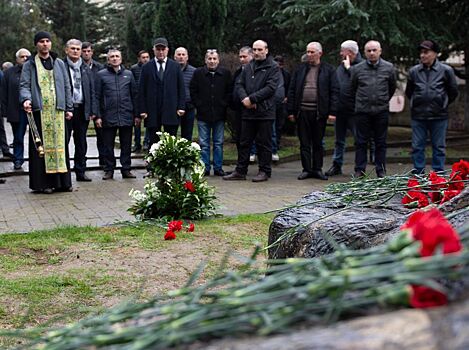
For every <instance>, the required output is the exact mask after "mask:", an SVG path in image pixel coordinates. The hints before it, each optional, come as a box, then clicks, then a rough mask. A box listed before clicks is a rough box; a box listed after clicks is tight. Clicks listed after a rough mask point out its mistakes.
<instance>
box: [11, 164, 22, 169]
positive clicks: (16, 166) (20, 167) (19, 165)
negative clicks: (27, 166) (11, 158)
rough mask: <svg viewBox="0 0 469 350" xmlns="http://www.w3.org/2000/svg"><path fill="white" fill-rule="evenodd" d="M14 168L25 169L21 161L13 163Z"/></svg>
mask: <svg viewBox="0 0 469 350" xmlns="http://www.w3.org/2000/svg"><path fill="white" fill-rule="evenodd" d="M13 169H15V170H16V171H23V165H22V164H21V163H15V165H13Z"/></svg>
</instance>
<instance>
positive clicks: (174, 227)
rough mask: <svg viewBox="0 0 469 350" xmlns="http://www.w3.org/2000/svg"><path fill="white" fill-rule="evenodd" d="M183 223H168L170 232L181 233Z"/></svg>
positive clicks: (176, 221) (177, 221) (175, 221)
mask: <svg viewBox="0 0 469 350" xmlns="http://www.w3.org/2000/svg"><path fill="white" fill-rule="evenodd" d="M182 224H183V222H182V221H181V220H174V221H170V222H169V223H168V230H170V231H176V232H177V231H181V229H182Z"/></svg>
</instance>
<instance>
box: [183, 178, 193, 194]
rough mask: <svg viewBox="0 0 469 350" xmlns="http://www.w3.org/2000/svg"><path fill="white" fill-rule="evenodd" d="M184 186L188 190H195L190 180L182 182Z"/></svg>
mask: <svg viewBox="0 0 469 350" xmlns="http://www.w3.org/2000/svg"><path fill="white" fill-rule="evenodd" d="M184 188H185V189H186V190H188V191H190V192H195V187H194V184H193V183H192V181H189V180H187V181H186V183H185V184H184Z"/></svg>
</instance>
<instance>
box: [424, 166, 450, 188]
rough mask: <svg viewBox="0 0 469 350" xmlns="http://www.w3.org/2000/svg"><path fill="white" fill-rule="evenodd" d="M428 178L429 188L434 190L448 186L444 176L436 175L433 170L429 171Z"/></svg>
mask: <svg viewBox="0 0 469 350" xmlns="http://www.w3.org/2000/svg"><path fill="white" fill-rule="evenodd" d="M428 179H429V180H430V188H431V189H432V190H434V191H438V190H440V189H443V190H444V189H446V188H447V187H448V184H447V181H446V179H445V178H444V177H441V176H438V175H437V173H435V172H434V171H432V172H430V174H429V176H428Z"/></svg>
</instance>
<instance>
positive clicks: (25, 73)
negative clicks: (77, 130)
mask: <svg viewBox="0 0 469 350" xmlns="http://www.w3.org/2000/svg"><path fill="white" fill-rule="evenodd" d="M34 45H35V46H36V49H37V53H35V54H33V55H32V56H31V57H30V59H29V60H28V61H26V62H25V63H24V65H23V70H22V72H21V79H20V103H21V104H22V106H23V108H24V110H25V111H26V113H31V112H32V113H33V116H34V121H35V124H36V127H37V130H38V132H39V135H40V138H41V141H42V144H43V147H44V155H43V156H41V155H40V154H39V153H38V151H37V150H36V149H35V147H34V146H35V142H34V141H33V139H32V137H30V138H29V187H30V188H31V189H32V190H33V191H41V192H43V193H52V192H53V191H54V190H56V191H72V181H71V176H70V171H69V168H70V162H69V156H68V147H67V143H66V137H65V132H66V127H65V119H67V120H70V119H71V118H72V117H73V112H72V111H73V101H72V94H71V88H70V80H69V77H68V72H67V70H66V68H65V64H64V62H63V61H62V60H61V59H59V58H58V57H57V54H55V53H54V52H52V51H50V49H51V46H52V42H51V36H50V34H49V33H48V32H38V33H37V34H36V35H35V36H34ZM30 128H31V125H30Z"/></svg>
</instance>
